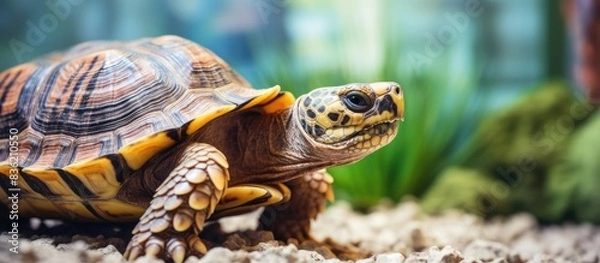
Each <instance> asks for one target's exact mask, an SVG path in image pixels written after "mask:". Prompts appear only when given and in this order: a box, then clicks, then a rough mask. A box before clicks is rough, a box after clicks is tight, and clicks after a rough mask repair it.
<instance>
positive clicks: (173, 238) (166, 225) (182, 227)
mask: <svg viewBox="0 0 600 263" xmlns="http://www.w3.org/2000/svg"><path fill="white" fill-rule="evenodd" d="M228 167H229V166H228V164H227V160H226V158H225V156H224V155H223V154H222V153H221V152H220V151H219V150H217V149H216V148H214V147H212V146H211V145H208V144H203V143H195V144H192V145H190V146H188V147H187V149H186V151H185V153H184V154H183V156H182V157H181V159H180V160H179V165H178V166H177V167H176V168H175V169H174V170H173V171H172V172H171V173H170V174H169V176H168V177H167V179H165V181H164V182H163V183H162V185H160V186H159V187H158V188H157V189H156V194H155V195H154V198H153V199H152V202H151V203H150V206H149V207H148V209H147V210H146V212H145V213H144V215H142V217H141V218H140V222H139V223H138V224H137V226H136V227H135V229H134V230H133V237H132V239H131V241H130V242H129V245H128V246H127V250H126V251H125V258H127V259H128V260H134V259H136V258H137V257H139V256H140V255H142V254H148V255H154V256H157V257H160V256H161V255H168V256H169V257H171V258H172V259H173V261H175V262H183V260H184V259H185V257H186V255H188V254H191V253H193V252H197V253H201V254H204V253H206V246H205V245H204V243H203V242H202V241H201V240H200V238H198V234H199V233H200V232H201V231H202V228H203V227H204V222H205V220H206V219H207V218H209V217H210V215H211V214H212V213H213V211H214V210H215V207H216V206H217V203H219V200H220V199H221V197H222V196H223V193H224V190H225V189H226V188H227V181H228V180H229V172H228V170H227V168H228Z"/></svg>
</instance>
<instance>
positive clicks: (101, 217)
mask: <svg viewBox="0 0 600 263" xmlns="http://www.w3.org/2000/svg"><path fill="white" fill-rule="evenodd" d="M81 204H83V206H84V207H85V208H86V209H87V210H88V211H90V213H92V215H94V216H95V217H96V218H98V219H99V220H102V221H106V222H108V220H106V219H105V218H104V217H103V216H102V215H100V214H98V212H96V209H94V207H93V206H92V205H90V202H88V201H83V202H82V203H81Z"/></svg>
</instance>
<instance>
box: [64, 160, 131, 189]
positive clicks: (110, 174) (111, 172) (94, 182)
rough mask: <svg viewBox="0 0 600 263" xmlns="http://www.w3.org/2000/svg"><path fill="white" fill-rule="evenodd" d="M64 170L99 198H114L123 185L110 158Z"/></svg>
mask: <svg viewBox="0 0 600 263" xmlns="http://www.w3.org/2000/svg"><path fill="white" fill-rule="evenodd" d="M63 170H65V171H67V172H69V173H71V174H73V175H75V176H76V177H77V178H78V179H79V180H81V182H82V183H83V184H84V185H85V186H86V187H87V188H88V189H90V190H91V191H92V192H93V193H94V194H96V195H98V197H99V198H112V197H114V196H115V194H116V193H117V191H119V188H120V187H121V184H120V183H119V181H117V175H116V173H115V169H114V167H113V166H112V163H111V162H110V160H109V159H108V158H97V159H93V160H91V161H87V162H79V163H75V164H72V165H68V166H66V167H65V168H63Z"/></svg>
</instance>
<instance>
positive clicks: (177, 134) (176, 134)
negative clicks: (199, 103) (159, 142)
mask: <svg viewBox="0 0 600 263" xmlns="http://www.w3.org/2000/svg"><path fill="white" fill-rule="evenodd" d="M188 125H189V124H188ZM167 137H169V138H170V139H171V140H173V141H174V142H178V141H180V140H181V139H182V138H181V129H170V130H168V131H167Z"/></svg>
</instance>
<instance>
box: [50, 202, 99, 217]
mask: <svg viewBox="0 0 600 263" xmlns="http://www.w3.org/2000/svg"><path fill="white" fill-rule="evenodd" d="M55 204H56V205H57V206H59V207H61V208H63V209H64V210H65V211H69V214H70V216H65V215H62V216H61V217H62V218H70V217H72V218H73V219H78V220H83V221H91V222H94V221H98V220H99V218H97V217H96V216H95V215H94V214H92V213H91V212H90V211H89V210H88V209H87V208H86V207H85V206H84V205H83V204H82V203H80V202H68V201H67V202H63V201H57V202H55Z"/></svg>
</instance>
